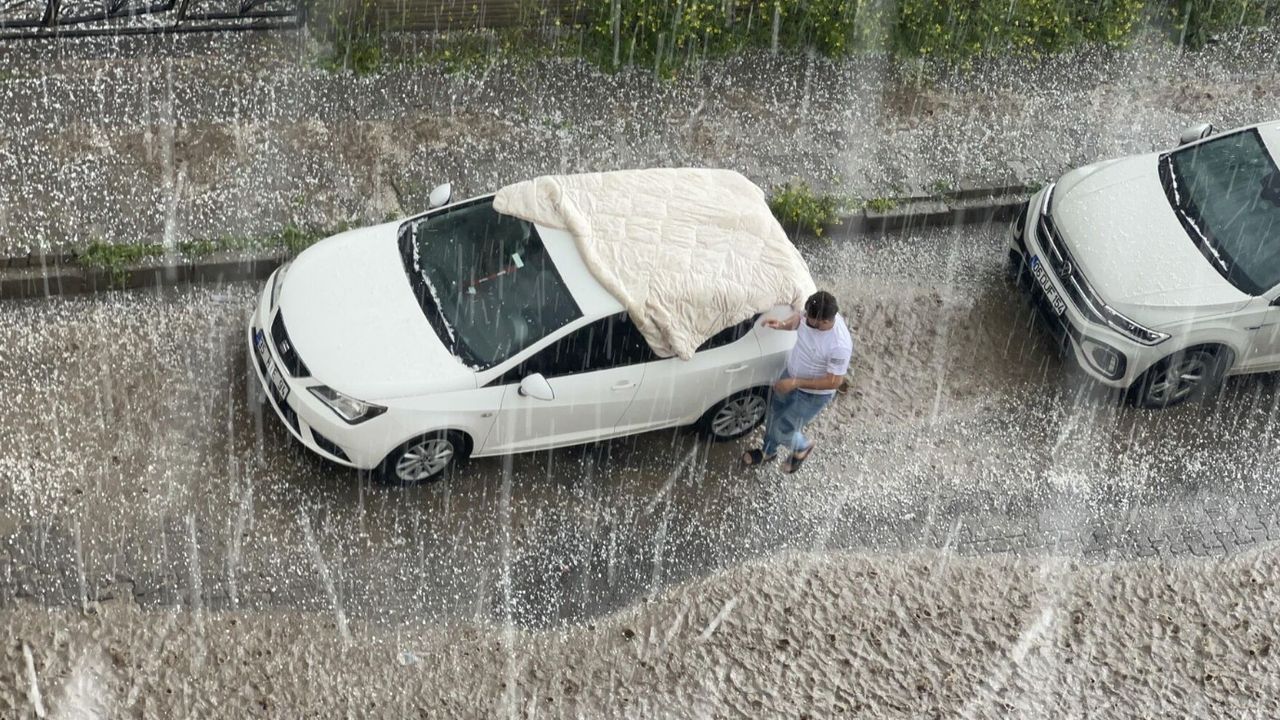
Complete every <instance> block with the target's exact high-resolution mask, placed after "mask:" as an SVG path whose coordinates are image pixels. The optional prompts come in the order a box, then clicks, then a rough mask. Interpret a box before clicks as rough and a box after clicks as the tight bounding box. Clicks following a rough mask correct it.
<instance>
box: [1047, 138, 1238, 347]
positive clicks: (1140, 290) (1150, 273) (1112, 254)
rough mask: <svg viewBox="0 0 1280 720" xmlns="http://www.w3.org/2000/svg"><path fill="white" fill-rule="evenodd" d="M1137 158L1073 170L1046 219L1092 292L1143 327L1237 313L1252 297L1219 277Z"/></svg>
mask: <svg viewBox="0 0 1280 720" xmlns="http://www.w3.org/2000/svg"><path fill="white" fill-rule="evenodd" d="M1158 160H1159V155H1158V154H1155V153H1152V154H1150V155H1138V156H1134V157H1129V158H1124V159H1121V160H1111V161H1107V162H1103V163H1098V164H1096V165H1089V166H1087V167H1083V168H1080V169H1078V170H1072V171H1071V172H1069V173H1067V174H1066V175H1064V176H1062V179H1061V180H1059V182H1058V185H1057V188H1056V189H1055V190H1054V196H1053V207H1052V209H1051V214H1052V216H1053V221H1054V224H1055V225H1056V226H1057V228H1058V232H1059V233H1060V234H1061V236H1062V239H1063V242H1065V243H1066V245H1067V248H1068V250H1070V251H1071V254H1072V257H1073V258H1074V260H1075V262H1076V264H1077V265H1078V266H1079V269H1080V271H1081V273H1083V274H1084V276H1085V278H1087V279H1088V281H1089V283H1090V284H1092V285H1093V288H1094V290H1096V291H1097V293H1098V295H1100V296H1101V297H1102V299H1103V300H1104V301H1106V303H1107V304H1108V305H1110V306H1111V307H1112V308H1114V309H1116V310H1118V311H1119V312H1121V313H1123V314H1125V315H1127V316H1129V317H1130V318H1131V319H1133V320H1134V321H1136V322H1138V323H1141V324H1143V325H1147V326H1148V327H1159V326H1161V325H1166V324H1169V323H1178V322H1185V321H1186V320H1188V319H1189V318H1190V317H1203V316H1209V315H1217V314H1222V313H1226V312H1231V311H1233V310H1236V309H1239V308H1240V307H1242V306H1243V305H1244V304H1246V303H1248V302H1249V300H1250V296H1249V295H1247V294H1245V293H1243V292H1241V291H1240V290H1239V289H1237V288H1236V287H1235V286H1234V285H1232V284H1231V283H1230V282H1228V281H1227V279H1226V278H1224V277H1222V275H1220V274H1219V273H1218V271H1217V270H1215V269H1214V267H1213V266H1212V265H1210V264H1209V261H1208V260H1206V259H1205V257H1204V256H1203V255H1201V254H1200V250H1199V248H1197V247H1196V245H1195V243H1194V242H1192V240H1191V238H1190V237H1188V236H1187V232H1186V230H1184V229H1183V228H1182V225H1181V224H1180V223H1179V222H1178V218H1177V216H1176V215H1174V212H1173V209H1172V208H1171V207H1169V201H1168V199H1167V198H1166V197H1165V194H1164V188H1163V187H1161V185H1160V176H1159V172H1158V169H1157V161H1158Z"/></svg>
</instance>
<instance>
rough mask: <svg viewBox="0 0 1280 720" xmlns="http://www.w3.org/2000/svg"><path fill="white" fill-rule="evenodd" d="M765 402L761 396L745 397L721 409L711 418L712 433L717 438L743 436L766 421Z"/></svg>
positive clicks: (734, 400)
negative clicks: (762, 421)
mask: <svg viewBox="0 0 1280 720" xmlns="http://www.w3.org/2000/svg"><path fill="white" fill-rule="evenodd" d="M764 412H765V402H764V398H762V397H760V396H759V395H743V396H742V397H738V398H734V399H732V400H730V401H728V402H726V403H725V404H724V405H722V406H721V407H720V409H719V410H718V411H716V414H715V415H714V416H713V417H712V418H711V432H712V433H714V434H715V435H716V437H733V436H736V435H741V434H743V433H746V432H747V431H749V430H751V429H752V428H754V427H755V426H756V425H758V424H760V421H761V420H763V419H764Z"/></svg>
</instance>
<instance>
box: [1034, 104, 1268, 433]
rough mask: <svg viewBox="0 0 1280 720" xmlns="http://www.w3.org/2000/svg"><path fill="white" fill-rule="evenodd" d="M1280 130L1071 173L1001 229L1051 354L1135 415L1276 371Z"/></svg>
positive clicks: (1185, 141)
mask: <svg viewBox="0 0 1280 720" xmlns="http://www.w3.org/2000/svg"><path fill="white" fill-rule="evenodd" d="M1277 158H1280V122H1271V123H1264V124H1261V125H1254V126H1250V127H1246V128H1241V129H1238V130H1233V131H1231V132H1227V133H1223V134H1219V135H1213V134H1212V126H1209V125H1202V126H1198V127H1195V128H1192V129H1190V130H1188V131H1187V132H1186V133H1184V134H1183V136H1182V138H1181V140H1180V147H1178V148H1176V149H1174V150H1172V151H1170V152H1165V153H1152V154H1149V155H1138V156H1134V157H1127V158H1122V159H1119V160H1108V161H1106V162H1100V163H1096V164H1094V165H1089V166H1087V167H1083V168H1079V169H1077V170H1072V171H1071V172H1069V173H1067V174H1066V175H1063V176H1062V178H1061V179H1059V180H1058V182H1057V183H1055V184H1052V185H1049V186H1048V187H1046V188H1044V189H1042V190H1041V191H1040V192H1038V193H1036V194H1035V195H1034V196H1033V197H1032V198H1031V200H1030V201H1029V203H1028V204H1027V206H1026V207H1024V208H1023V209H1022V211H1021V212H1020V213H1019V215H1018V218H1017V219H1016V220H1015V221H1014V222H1013V224H1012V226H1011V228H1010V232H1009V255H1010V261H1011V265H1010V267H1011V269H1012V271H1013V272H1014V273H1015V274H1016V277H1017V278H1018V281H1019V285H1020V286H1021V287H1022V288H1023V290H1024V291H1026V292H1027V293H1028V295H1029V296H1030V297H1031V299H1032V302H1033V304H1034V305H1035V307H1036V308H1037V309H1038V310H1039V312H1038V314H1039V315H1040V316H1041V317H1042V318H1043V319H1044V320H1045V321H1046V324H1047V325H1048V327H1049V328H1050V330H1051V331H1052V333H1053V335H1054V336H1055V337H1056V338H1057V339H1058V341H1059V342H1060V343H1061V347H1063V348H1064V349H1069V352H1071V353H1072V354H1073V355H1074V357H1075V359H1076V361H1077V362H1078V364H1079V365H1080V366H1081V367H1083V368H1084V369H1085V370H1086V371H1087V372H1088V373H1089V374H1090V375H1091V376H1092V377H1093V378H1095V379H1096V380H1097V381H1098V382H1101V383H1103V384H1104V385H1107V386H1110V387H1113V388H1118V389H1125V390H1127V391H1128V393H1129V397H1130V399H1131V400H1132V401H1133V402H1135V403H1136V404H1138V405H1141V406H1144V407H1165V406H1168V405H1173V404H1175V403H1179V402H1182V401H1184V400H1187V399H1189V398H1192V397H1196V396H1200V395H1203V394H1205V393H1207V392H1211V391H1213V390H1214V389H1215V388H1216V387H1217V386H1218V385H1219V383H1220V382H1221V380H1222V378H1223V377H1224V376H1226V375H1228V374H1237V373H1251V372H1262V371H1270V370H1277V369H1280V307H1277V305H1280V170H1277V162H1276V160H1277Z"/></svg>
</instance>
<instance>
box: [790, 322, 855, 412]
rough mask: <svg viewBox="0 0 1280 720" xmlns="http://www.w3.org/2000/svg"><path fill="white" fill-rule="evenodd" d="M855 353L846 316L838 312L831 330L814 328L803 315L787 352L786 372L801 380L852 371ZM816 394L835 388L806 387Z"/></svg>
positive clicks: (832, 391) (827, 393) (827, 392)
mask: <svg viewBox="0 0 1280 720" xmlns="http://www.w3.org/2000/svg"><path fill="white" fill-rule="evenodd" d="M852 357H853V338H852V337H850V336H849V328H848V327H846V326H845V324H844V318H842V317H840V314H839V313H836V322H835V325H833V326H832V328H831V329H830V330H814V329H813V328H811V327H809V323H808V322H806V321H805V318H804V316H801V317H800V327H798V328H796V344H795V347H793V348H791V352H790V353H789V354H788V355H787V374H788V375H790V376H791V377H793V378H798V379H801V380H813V379H816V378H820V377H825V376H826V375H827V374H828V373H830V374H832V375H844V374H845V373H846V372H848V371H849V360H850V359H851V358H852ZM803 392H807V393H813V394H815V395H830V394H832V393H834V392H835V390H803Z"/></svg>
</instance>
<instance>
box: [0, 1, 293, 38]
mask: <svg viewBox="0 0 1280 720" xmlns="http://www.w3.org/2000/svg"><path fill="white" fill-rule="evenodd" d="M303 1H304V0H165V2H154V1H151V0H88V1H85V0H0V40H9V39H21V38H40V37H77V36H85V35H137V34H146V33H173V32H204V31H211V30H271V29H280V28H290V27H297V25H298V23H299V22H301V20H302V17H303V7H302V4H301V3H302V2H303Z"/></svg>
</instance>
